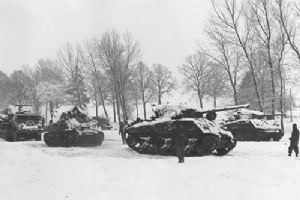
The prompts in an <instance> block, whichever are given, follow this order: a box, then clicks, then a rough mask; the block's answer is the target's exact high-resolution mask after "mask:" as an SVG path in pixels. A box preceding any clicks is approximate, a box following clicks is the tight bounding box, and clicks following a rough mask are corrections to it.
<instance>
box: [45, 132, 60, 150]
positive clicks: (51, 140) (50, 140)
mask: <svg viewBox="0 0 300 200" xmlns="http://www.w3.org/2000/svg"><path fill="white" fill-rule="evenodd" d="M44 141H45V143H46V144H47V145H48V146H49V147H56V146H58V145H57V139H56V137H55V135H52V134H51V133H49V132H47V133H45V134H44Z"/></svg>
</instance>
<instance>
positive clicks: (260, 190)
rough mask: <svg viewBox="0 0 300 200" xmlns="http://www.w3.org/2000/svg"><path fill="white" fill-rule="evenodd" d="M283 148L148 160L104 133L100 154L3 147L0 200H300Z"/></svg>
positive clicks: (297, 178) (298, 177)
mask: <svg viewBox="0 0 300 200" xmlns="http://www.w3.org/2000/svg"><path fill="white" fill-rule="evenodd" d="M290 130H291V124H288V123H287V133H286V135H285V137H284V138H283V139H282V140H281V141H280V142H239V143H238V144H237V147H236V148H235V149H234V150H233V151H231V152H230V153H229V154H228V155H226V156H223V157H217V156H207V157H193V158H192V157H189V158H186V162H185V163H184V164H178V163H177V159H176V158H175V157H165V156H150V155H141V154H138V153H137V152H134V151H133V150H131V149H129V148H128V147H127V146H126V145H122V142H121V139H120V137H119V135H118V134H117V131H116V130H112V131H105V140H104V142H103V144H102V145H101V146H100V147H93V148H77V147H76V148H50V147H47V146H46V145H45V144H44V143H43V142H42V141H41V142H35V141H28V142H15V143H9V142H5V141H0V152H1V156H0V199H3V200H15V199H16V200H19V199H20V200H57V199H58V200H60V199H74V200H93V199H95V200H96V199H97V200H99V199H103V200H110V199H116V200H120V199H130V200H135V199H138V200H144V199H151V200H160V199H164V200H167V199H181V200H184V199H187V200H191V199H205V200H210V199H216V200H219V199H230V200H235V199H238V200H240V199H243V200H247V199H251V200H252V199H255V200H259V199H272V200H274V199H286V198H291V199H300V191H299V186H300V159H299V158H295V157H288V156H287V148H288V138H289V136H290Z"/></svg>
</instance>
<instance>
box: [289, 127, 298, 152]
mask: <svg viewBox="0 0 300 200" xmlns="http://www.w3.org/2000/svg"><path fill="white" fill-rule="evenodd" d="M290 140H291V143H290V146H289V156H291V154H292V152H293V151H295V153H296V156H297V157H298V154H299V148H298V143H299V130H298V129H297V124H293V132H292V135H291V137H290Z"/></svg>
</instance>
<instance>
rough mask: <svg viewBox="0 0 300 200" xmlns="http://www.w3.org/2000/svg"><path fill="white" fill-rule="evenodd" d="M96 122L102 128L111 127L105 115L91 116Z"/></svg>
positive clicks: (107, 128) (108, 128)
mask: <svg viewBox="0 0 300 200" xmlns="http://www.w3.org/2000/svg"><path fill="white" fill-rule="evenodd" d="M92 119H93V120H95V121H96V122H97V126H98V127H100V128H101V129H102V130H111V129H112V128H113V127H112V126H111V125H110V123H109V120H108V119H107V118H105V117H92Z"/></svg>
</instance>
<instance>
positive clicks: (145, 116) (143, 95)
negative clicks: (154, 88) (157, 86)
mask: <svg viewBox="0 0 300 200" xmlns="http://www.w3.org/2000/svg"><path fill="white" fill-rule="evenodd" d="M142 101H143V110H144V119H147V115H146V102H145V91H144V90H142Z"/></svg>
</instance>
